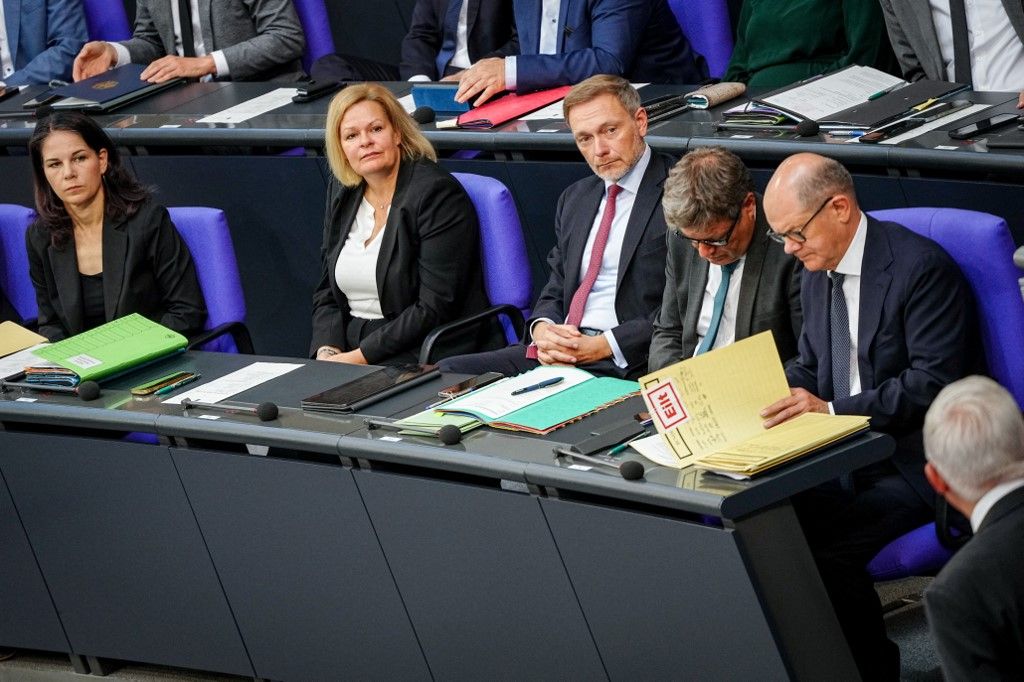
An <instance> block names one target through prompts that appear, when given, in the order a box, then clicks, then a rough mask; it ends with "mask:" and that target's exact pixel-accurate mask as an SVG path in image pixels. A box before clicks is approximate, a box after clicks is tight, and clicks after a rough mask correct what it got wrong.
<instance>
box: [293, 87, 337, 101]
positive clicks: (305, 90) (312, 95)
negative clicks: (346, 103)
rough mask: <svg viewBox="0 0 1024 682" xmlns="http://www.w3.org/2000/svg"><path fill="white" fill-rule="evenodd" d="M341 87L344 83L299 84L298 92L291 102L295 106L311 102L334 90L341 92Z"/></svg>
mask: <svg viewBox="0 0 1024 682" xmlns="http://www.w3.org/2000/svg"><path fill="white" fill-rule="evenodd" d="M343 87H345V83H339V82H338V81H309V82H308V83H300V84H299V86H298V92H297V93H295V96H294V97H292V101H293V102H295V103H297V104H302V103H304V102H312V101H313V100H315V99H320V98H321V97H324V96H326V95H329V94H331V93H332V92H334V91H335V90H341V89H342V88H343Z"/></svg>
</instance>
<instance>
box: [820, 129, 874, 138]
mask: <svg viewBox="0 0 1024 682" xmlns="http://www.w3.org/2000/svg"><path fill="white" fill-rule="evenodd" d="M866 132H867V131H866V130H832V131H829V135H831V136H832V137H860V136H861V135H863V134H864V133H866Z"/></svg>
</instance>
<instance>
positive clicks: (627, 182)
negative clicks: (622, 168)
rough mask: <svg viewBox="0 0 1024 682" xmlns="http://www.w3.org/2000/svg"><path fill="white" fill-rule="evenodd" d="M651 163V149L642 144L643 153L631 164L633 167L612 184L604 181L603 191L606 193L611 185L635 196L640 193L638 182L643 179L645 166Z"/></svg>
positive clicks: (609, 181) (645, 170)
mask: <svg viewBox="0 0 1024 682" xmlns="http://www.w3.org/2000/svg"><path fill="white" fill-rule="evenodd" d="M650 162H651V148H650V147H648V146H647V143H646V142H645V143H644V152H643V154H641V155H640V158H639V159H637V162H636V163H635V164H633V167H632V168H630V169H629V172H628V173H626V174H625V175H623V176H622V177H621V178H619V179H618V180H616V181H615V182H612V181H611V180H605V181H604V189H605V192H606V193H607V191H608V188H609V187H611V186H612V185H618V186H619V187H621V188H622V189H624V190H627V191H628V192H631V193H632V194H634V195H635V194H637V193H639V191H640V182H641V181H642V180H643V179H644V173H646V172H647V165H648V164H649V163H650Z"/></svg>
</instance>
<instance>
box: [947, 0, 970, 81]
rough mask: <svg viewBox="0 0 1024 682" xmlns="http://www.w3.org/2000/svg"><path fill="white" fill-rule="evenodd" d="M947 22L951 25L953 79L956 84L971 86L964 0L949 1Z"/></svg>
mask: <svg viewBox="0 0 1024 682" xmlns="http://www.w3.org/2000/svg"><path fill="white" fill-rule="evenodd" d="M949 20H950V23H951V24H952V25H953V77H954V78H956V82H957V83H966V84H967V85H972V84H973V82H974V79H973V78H971V44H970V41H969V40H968V38H967V9H966V8H965V7H964V0H949Z"/></svg>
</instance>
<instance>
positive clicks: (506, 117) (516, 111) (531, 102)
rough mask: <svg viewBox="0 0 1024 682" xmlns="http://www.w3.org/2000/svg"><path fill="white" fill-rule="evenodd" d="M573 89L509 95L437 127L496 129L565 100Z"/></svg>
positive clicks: (443, 122)
mask: <svg viewBox="0 0 1024 682" xmlns="http://www.w3.org/2000/svg"><path fill="white" fill-rule="evenodd" d="M571 89H572V88H571V87H570V86H568V85H563V86H562V87H560V88H551V89H550V90H538V91H537V92H530V93H527V94H525V95H518V94H515V93H509V94H507V95H505V96H503V97H499V98H498V99H495V100H491V101H490V102H487V103H486V104H483V105H481V106H478V107H476V108H475V109H470V110H469V111H467V112H465V113H462V114H459V116H458V117H457V118H454V119H452V120H451V121H441V122H440V123H438V124H437V127H438V128H439V129H441V128H454V127H459V128H481V129H485V128H494V127H495V126H500V125H501V124H502V123H506V122H508V121H511V120H512V119H514V118H519V117H520V116H525V115H526V114H529V113H531V112H533V111H537V110H538V109H540V108H542V107H546V106H547V105H549V104H551V103H552V102H557V101H558V100H560V99H562V98H564V97H565V96H566V95H567V94H568V93H569V90H571Z"/></svg>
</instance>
